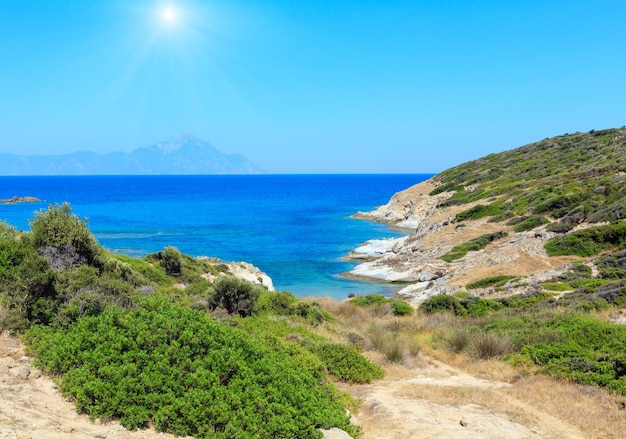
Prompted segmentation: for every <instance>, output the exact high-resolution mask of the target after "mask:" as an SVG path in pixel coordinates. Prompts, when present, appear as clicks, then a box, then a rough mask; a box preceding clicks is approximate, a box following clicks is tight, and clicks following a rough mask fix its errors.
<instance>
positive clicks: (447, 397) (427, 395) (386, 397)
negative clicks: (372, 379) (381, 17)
mask: <svg viewBox="0 0 626 439" xmlns="http://www.w3.org/2000/svg"><path fill="white" fill-rule="evenodd" d="M512 387H513V386H512V385H511V384H508V383H504V382H497V381H489V380H484V379H480V378H476V377H474V376H471V375H469V374H467V373H464V372H462V371H459V370H456V369H454V368H452V367H450V366H448V365H446V364H444V363H441V362H438V361H435V360H432V359H426V358H424V357H421V358H420V359H418V361H417V362H416V364H415V365H413V366H412V367H411V368H410V369H404V370H403V372H401V373H397V372H396V373H394V372H392V373H390V374H389V378H385V379H384V380H382V381H379V382H377V383H375V384H372V385H367V386H348V387H345V389H346V390H349V391H350V392H351V393H352V394H353V395H354V396H357V397H358V398H360V399H361V400H362V404H361V409H360V411H359V414H358V416H357V417H356V420H357V422H359V423H360V424H361V425H362V426H363V429H364V432H365V434H364V436H363V439H405V438H406V439H408V438H412V439H426V438H428V439H431V438H432V439H434V438H455V439H465V438H467V439H470V438H471V439H496V438H498V439H499V438H506V439H539V438H563V439H565V438H567V439H583V438H584V436H583V435H581V433H580V432H578V431H577V430H576V429H575V428H574V427H573V426H571V425H568V424H566V423H564V422H562V421H560V420H559V419H557V418H555V417H553V416H550V415H548V414H547V413H545V412H544V411H543V410H541V409H537V408H534V407H532V406H529V405H528V404H526V403H524V402H523V401H521V400H520V399H517V398H515V397H514V396H512V395H511V394H509V390H511V389H512ZM22 438H24V439H26V438H30V439H44V438H45V439H66V438H67V439H69V438H72V439H76V438H77V439H88V438H97V439H156V438H160V439H166V438H173V436H171V435H167V434H162V433H157V432H155V431H153V430H142V431H134V432H130V431H127V430H126V429H124V428H123V427H122V426H121V425H119V424H118V423H113V422H111V423H99V422H96V423H93V422H91V421H90V420H89V418H88V417H87V416H84V415H78V414H77V413H76V412H75V410H74V405H73V404H72V403H71V402H69V401H66V400H65V399H64V398H63V396H62V395H61V394H60V392H59V391H58V389H57V387H56V386H55V385H54V383H53V382H52V381H51V380H50V379H49V378H48V377H46V376H43V375H42V374H41V372H40V371H39V370H37V369H36V368H34V367H33V366H32V361H31V359H30V358H28V357H26V356H25V355H24V348H23V345H22V344H21V343H20V341H19V340H17V339H15V338H13V337H10V336H8V335H7V334H6V333H3V334H0V439H22Z"/></svg>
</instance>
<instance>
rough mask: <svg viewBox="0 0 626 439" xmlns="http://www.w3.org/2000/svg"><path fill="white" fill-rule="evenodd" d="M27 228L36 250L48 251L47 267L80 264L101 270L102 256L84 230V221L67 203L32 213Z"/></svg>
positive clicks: (91, 236) (99, 249) (87, 231)
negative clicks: (32, 217) (48, 265)
mask: <svg viewBox="0 0 626 439" xmlns="http://www.w3.org/2000/svg"><path fill="white" fill-rule="evenodd" d="M30 229H31V235H32V240H33V244H34V246H35V248H37V249H39V250H46V249H47V250H48V253H49V254H50V259H49V262H50V265H51V266H53V267H55V268H57V267H58V269H64V268H65V267H66V266H71V265H81V264H82V263H86V264H89V265H92V266H94V267H98V268H101V267H102V266H103V264H104V261H105V259H104V253H103V252H102V250H101V248H100V246H99V245H98V242H97V241H96V238H94V236H93V235H92V234H91V231H90V230H89V229H88V228H87V220H85V219H80V218H79V217H78V216H76V215H75V214H74V213H73V212H72V208H71V207H70V205H69V204H68V203H63V204H52V205H50V206H49V207H48V210H46V211H40V212H35V218H34V219H32V220H30Z"/></svg>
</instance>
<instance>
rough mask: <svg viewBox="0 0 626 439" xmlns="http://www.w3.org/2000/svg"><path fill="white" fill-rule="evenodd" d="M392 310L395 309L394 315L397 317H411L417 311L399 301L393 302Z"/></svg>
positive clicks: (394, 300)
mask: <svg viewBox="0 0 626 439" xmlns="http://www.w3.org/2000/svg"><path fill="white" fill-rule="evenodd" d="M391 309H393V314H394V315H396V316H410V315H413V312H414V311H415V310H414V309H413V307H412V306H411V305H409V304H408V303H406V302H404V301H402V300H398V299H393V300H392V302H391Z"/></svg>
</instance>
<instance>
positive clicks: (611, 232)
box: [545, 221, 626, 257]
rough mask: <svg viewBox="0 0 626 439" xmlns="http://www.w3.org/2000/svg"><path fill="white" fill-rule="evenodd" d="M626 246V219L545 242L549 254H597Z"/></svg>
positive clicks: (584, 255)
mask: <svg viewBox="0 0 626 439" xmlns="http://www.w3.org/2000/svg"><path fill="white" fill-rule="evenodd" d="M624 246H626V221H620V222H619V223H616V224H609V225H606V226H598V227H590V228H587V229H583V230H578V231H575V232H570V233H569V234H567V235H565V236H559V237H556V238H554V239H551V240H550V241H548V242H547V243H546V244H545V249H546V251H547V252H548V255H549V256H569V255H578V256H582V257H586V256H592V255H596V254H598V253H600V252H602V251H605V250H612V249H615V248H623V247H624Z"/></svg>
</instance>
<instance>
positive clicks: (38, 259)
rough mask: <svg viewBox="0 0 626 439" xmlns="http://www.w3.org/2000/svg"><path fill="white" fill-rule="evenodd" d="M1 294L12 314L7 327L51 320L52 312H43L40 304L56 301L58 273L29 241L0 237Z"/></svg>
mask: <svg viewBox="0 0 626 439" xmlns="http://www.w3.org/2000/svg"><path fill="white" fill-rule="evenodd" d="M0 296H1V298H3V300H2V302H4V303H3V305H4V306H5V307H6V308H7V311H8V313H9V316H8V317H7V319H4V322H3V326H4V327H5V328H6V329H10V330H18V329H22V328H25V327H28V326H29V325H30V324H31V323H49V321H48V320H49V318H50V314H48V313H47V312H46V313H45V314H41V313H40V312H39V310H41V307H38V306H37V307H36V304H37V302H38V301H39V300H41V299H43V300H44V301H49V300H54V298H55V296H56V293H55V290H54V273H53V272H52V271H51V270H50V266H49V264H48V262H47V261H46V260H45V259H44V258H43V257H42V256H40V255H39V253H38V252H37V251H36V250H35V249H34V248H33V247H32V246H31V245H30V243H29V241H28V240H19V239H17V238H15V239H4V240H0ZM50 305H51V307H52V308H54V304H53V303H51V304H50Z"/></svg>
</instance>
